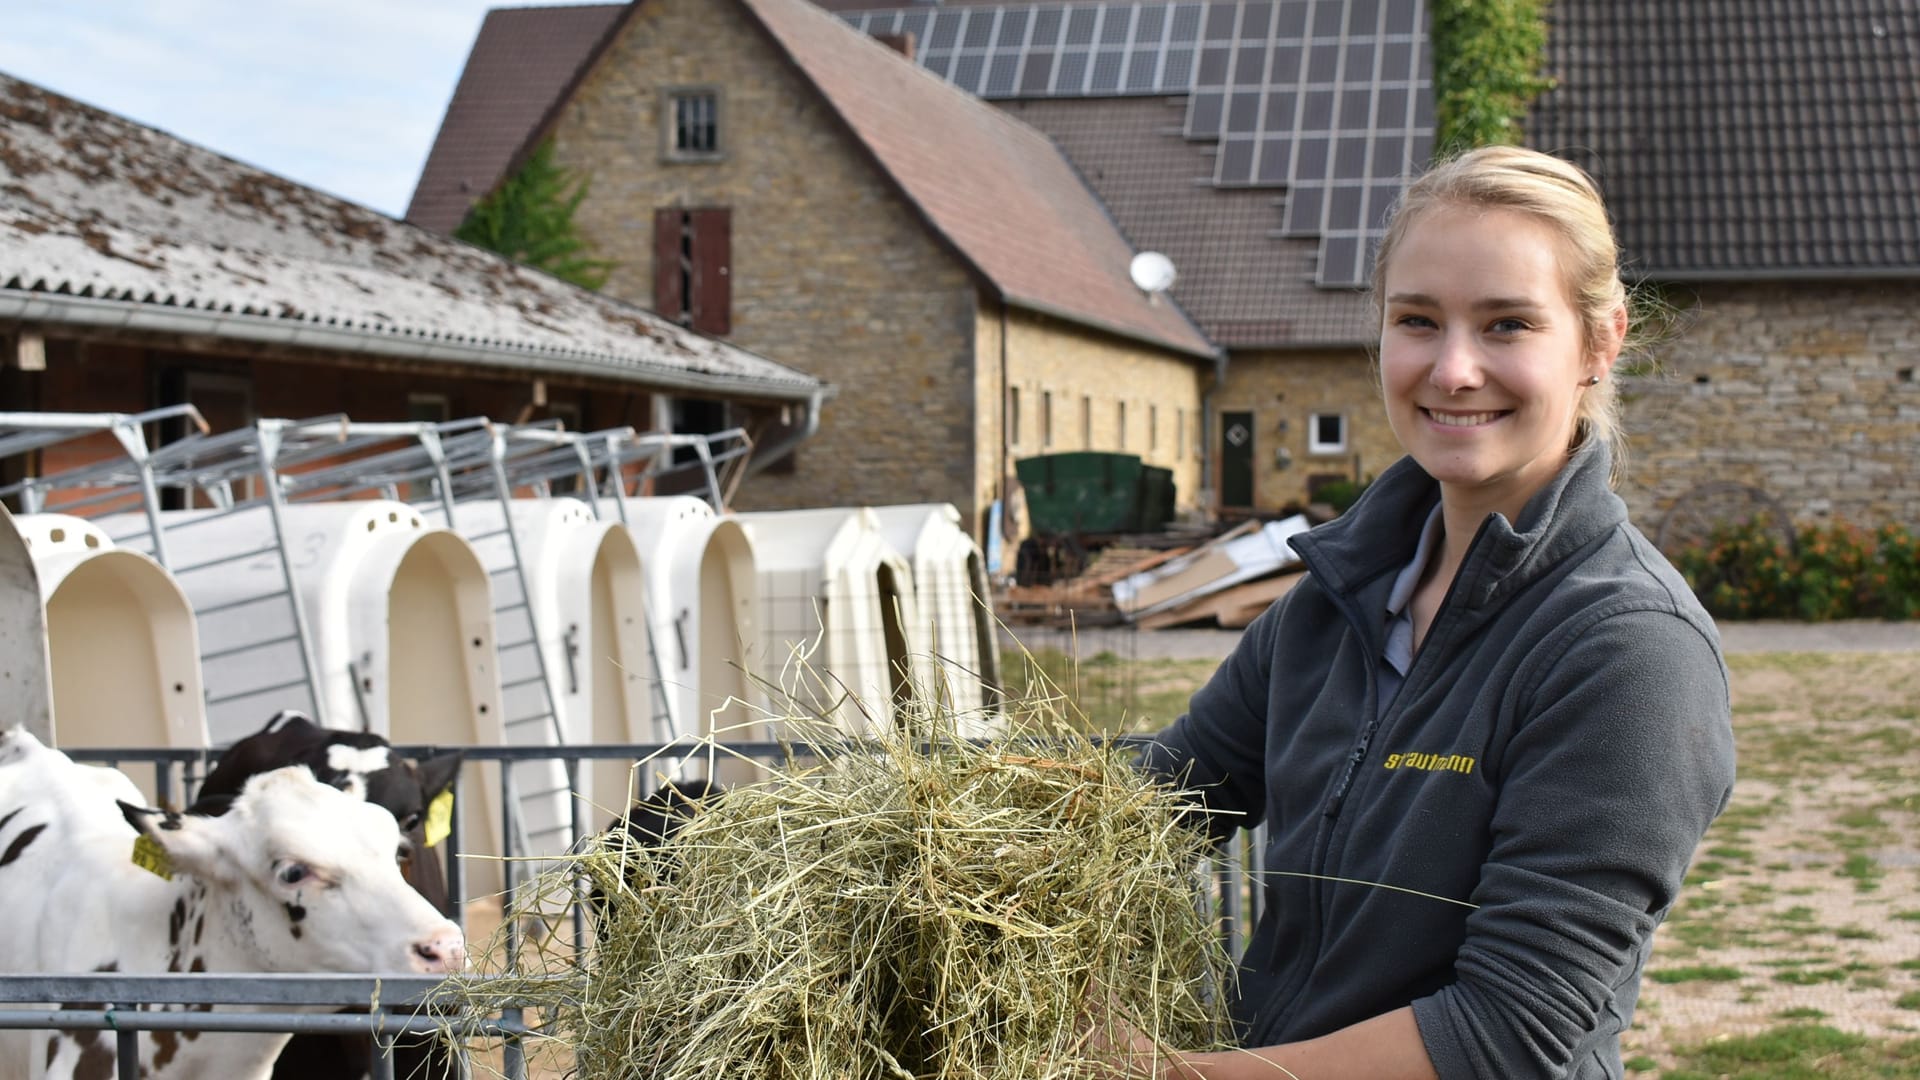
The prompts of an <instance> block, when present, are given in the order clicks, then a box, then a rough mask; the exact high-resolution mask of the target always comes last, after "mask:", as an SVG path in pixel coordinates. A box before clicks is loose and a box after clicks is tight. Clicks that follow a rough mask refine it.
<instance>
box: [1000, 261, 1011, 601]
mask: <svg viewBox="0 0 1920 1080" xmlns="http://www.w3.org/2000/svg"><path fill="white" fill-rule="evenodd" d="M1012 393H1013V390H1012V388H1011V387H1009V386H1008V385H1007V298H1006V295H1005V294H1004V293H1003V294H1002V295H1001V297H1000V572H1001V573H1002V574H1005V573H1006V572H1007V567H1009V566H1011V565H1013V563H1012V561H1011V560H1010V559H1009V558H1008V554H1009V551H1010V549H1011V547H1012V544H1013V514H1012V509H1013V506H1012V501H1013V476H1012V468H1013V460H1012V459H1013V455H1012V454H1010V453H1008V446H1007V437H1008V433H1007V420H1008V416H1007V398H1008V397H1009V396H1011V395H1012Z"/></svg>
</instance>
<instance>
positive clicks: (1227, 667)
mask: <svg viewBox="0 0 1920 1080" xmlns="http://www.w3.org/2000/svg"><path fill="white" fill-rule="evenodd" d="M1299 591H1300V590H1299V589H1297V588H1296V589H1295V590H1294V591H1293V592H1290V593H1289V594H1288V595H1287V596H1285V597H1283V598H1282V599H1281V600H1279V601H1278V602H1277V603H1275V604H1273V605H1272V606H1271V607H1269V608H1267V610H1266V611H1264V612H1262V613H1261V614H1260V616H1259V617H1258V618H1256V619H1254V621H1253V622H1252V623H1251V624H1249V625H1248V627H1247V630H1246V633H1244V634H1242V635H1241V637H1240V642H1239V644H1238V645H1236V646H1235V647H1234V650H1233V652H1232V653H1230V654H1229V655H1228V656H1227V658H1226V660H1225V661H1223V662H1222V663H1221V664H1220V667H1219V668H1218V669H1216V670H1215V671H1214V673H1213V677H1212V678H1210V679H1208V680H1207V683H1206V685H1204V686H1202V687H1201V688H1200V689H1199V690H1198V691H1196V692H1195V693H1194V695H1193V697H1192V698H1191V699H1190V700H1189V701H1188V703H1187V712H1186V715H1184V716H1182V717H1180V719H1178V720H1176V721H1174V722H1173V724H1172V725H1170V726H1168V727H1167V728H1165V729H1164V730H1162V731H1161V732H1160V733H1159V734H1158V735H1155V736H1154V738H1153V741H1152V742H1151V743H1149V744H1148V745H1147V747H1146V749H1145V750H1144V751H1142V753H1141V755H1140V760H1141V764H1142V766H1143V767H1144V768H1146V769H1147V770H1149V771H1150V772H1153V773H1155V774H1156V775H1158V776H1160V777H1162V778H1163V779H1165V780H1166V781H1167V782H1168V783H1170V784H1174V785H1176V786H1178V787H1180V788H1182V789H1184V790H1188V791H1192V792H1194V793H1195V795H1196V796H1197V797H1198V798H1199V800H1200V802H1201V804H1202V806H1203V807H1204V809H1205V811H1206V813H1207V821H1206V827H1207V831H1208V832H1209V833H1211V834H1212V835H1213V837H1214V838H1215V839H1216V840H1224V839H1225V838H1226V837H1228V836H1229V835H1231V834H1232V833H1233V831H1234V830H1235V829H1238V828H1252V827H1253V826H1254V825H1256V824H1258V823H1259V821H1260V818H1261V816H1262V814H1263V813H1264V812H1265V809H1266V782H1265V781H1266V736H1267V716H1268V697H1269V690H1270V686H1271V682H1272V678H1273V656H1274V648H1275V638H1276V637H1277V635H1278V632H1279V627H1280V625H1281V623H1282V621H1283V620H1284V619H1285V617H1286V615H1285V610H1286V607H1287V605H1288V603H1289V602H1290V601H1292V600H1293V598H1294V596H1295V595H1297V594H1298V593H1299Z"/></svg>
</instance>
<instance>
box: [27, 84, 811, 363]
mask: <svg viewBox="0 0 1920 1080" xmlns="http://www.w3.org/2000/svg"><path fill="white" fill-rule="evenodd" d="M0 318H4V319H21V320H28V321H37V322H43V323H57V322H70V323H76V324H85V325H91V326H100V327H115V328H123V329H130V330H148V331H159V332H176V333H186V334H199V335H207V336H214V337H225V338H230V339H236V340H244V341H251V342H257V343H263V344H278V345H289V346H296V347H312V348H316V349H326V350H331V351H341V352H349V353H372V354H379V355H386V356H398V357H405V358H412V359H419V360H438V361H446V362H451V363H461V364H474V365H481V366H488V367H501V368H510V369H515V370H521V371H526V370H532V371H546V372H552V373H571V374H580V375H590V376H597V377H601V378H611V379H620V380H628V381H633V382H638V383H644V384H648V385H653V386H659V387H662V388H668V389H680V390H687V391H695V392H706V393H712V394H719V395H726V396H741V397H764V398H773V399H778V400H790V401H803V400H808V399H812V398H816V397H817V396H819V395H821V394H822V393H824V392H825V390H826V388H825V385H824V384H823V383H821V382H820V381H819V380H817V379H815V378H813V377H811V376H809V375H805V374H803V373H801V372H798V371H795V370H793V369H791V368H788V367H785V366H783V365H781V364H778V363H775V362H773V361H771V360H768V359H766V358H765V357H762V356H758V355H756V354H753V353H750V352H747V351H745V350H743V349H739V348H736V347H734V346H732V345H729V344H726V343H724V342H721V341H716V340H713V339H711V338H707V337H703V336H701V335H698V334H695V333H693V332H691V331H688V330H685V329H682V328H681V327H679V326H676V325H674V324H672V323H669V322H667V321H666V320H664V319H661V318H659V317H658V316H655V315H653V314H651V313H649V312H647V311H644V310H642V309H640V308H637V307H634V306H632V305H630V304H625V303H622V302H620V301H617V300H614V299H612V298H610V297H607V296H602V295H600V294H598V293H595V292H592V291H590V290H587V289H582V288H579V287H577V286H574V285H570V284H568V283H566V282H563V281H561V280H559V279H558V278H554V277H551V276H549V275H547V274H544V273H540V272H538V271H534V270H529V269H526V268H524V267H520V266H516V265H514V264H513V263H512V262H510V261H509V260H507V259H505V258H503V257H501V256H498V255H495V254H493V253H491V252H487V251H483V250H481V249H479V248H475V247H472V246H470V245H467V244H464V243H461V242H459V241H457V240H452V239H449V238H447V237H445V236H441V235H439V234H436V233H434V232H431V231H429V230H426V229H423V228H419V227H417V226H413V225H408V224H406V223H404V222H401V221H396V220H394V219H392V218H389V217H386V216H384V215H381V214H378V213H375V212H374V211H371V210H368V209H366V208H364V207H361V206H357V205H355V204H353V203H349V202H345V201H342V200H340V199H337V198H334V197H332V196H330V195H325V194H322V193H320V192H318V191H315V190H313V189H311V188H306V187H302V186H300V185H298V184H295V183H293V182H291V181H289V180H286V179H283V178H282V177H279V176H275V175H273V174H271V173H267V172H263V171H261V170H259V169H255V168H253V167H251V166H247V165H243V164H241V163H239V162H237V161H234V160H232V159H230V158H225V157H222V156H220V155H218V154H215V153H212V152H210V151H208V150H205V149H202V148H200V147H198V146H194V145H192V144H190V143H187V142H183V141H181V140H180V139H177V138H175V137H173V136H171V135H168V134H166V133H165V132H162V131H158V130H155V129H153V128H149V127H144V126H141V125H139V124H136V123H133V122H132V121H130V120H127V119H125V118H123V117H119V116H115V115H112V114H110V113H106V112H103V111H101V110H99V109H95V108H92V107H90V106H87V105H83V104H80V103H79V102H76V101H73V100H71V99H68V98H65V97H61V96H60V95H57V94H54V93H51V92H49V91H47V90H44V89H42V88H40V87H38V86H35V85H33V84H31V83H26V82H22V81H19V80H17V79H13V78H10V77H7V76H5V75H0Z"/></svg>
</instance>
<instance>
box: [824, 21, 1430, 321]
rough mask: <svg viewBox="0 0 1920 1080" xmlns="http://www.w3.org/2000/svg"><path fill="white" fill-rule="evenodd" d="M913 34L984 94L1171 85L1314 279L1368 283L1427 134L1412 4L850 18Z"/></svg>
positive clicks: (869, 28) (1228, 171)
mask: <svg viewBox="0 0 1920 1080" xmlns="http://www.w3.org/2000/svg"><path fill="white" fill-rule="evenodd" d="M842 17H843V18H845V19H847V20H848V21H849V22H851V23H853V24H854V25H855V26H856V27H858V28H859V29H861V30H864V31H866V32H868V33H898V32H903V31H904V32H911V33H915V34H916V38H917V39H918V40H921V41H923V42H924V44H923V45H922V47H921V49H920V50H919V56H918V57H917V59H918V61H919V63H920V64H921V65H922V66H923V67H925V68H927V69H928V70H929V71H932V72H934V73H936V74H938V75H940V76H941V77H943V78H946V79H948V80H950V81H952V82H953V83H954V84H955V85H957V86H959V87H961V88H962V89H965V90H967V91H969V92H971V93H974V94H977V95H979V96H982V97H985V98H989V99H1006V98H1041V97H1084V96H1097V97H1109V96H1122V95H1145V94H1165V95H1180V96H1184V97H1185V98H1186V105H1187V107H1186V113H1185V118H1184V129H1183V130H1184V133H1185V135H1186V137H1187V138H1189V139H1192V140H1195V141H1197V142H1203V143H1204V142H1214V143H1216V145H1215V147H1214V150H1215V153H1214V163H1213V164H1214V168H1213V182H1214V183H1215V184H1216V185H1218V186H1222V187H1274V188H1283V189H1286V191H1287V198H1286V199H1285V200H1284V202H1283V204H1282V205H1283V208H1284V209H1283V213H1282V218H1283V220H1282V221H1281V223H1280V228H1279V230H1278V231H1279V232H1280V233H1281V234H1283V235H1291V236H1319V237H1321V239H1322V253H1321V254H1322V258H1321V259H1320V261H1319V266H1318V268H1317V270H1316V274H1315V280H1316V281H1318V282H1319V283H1320V284H1323V285H1343V286H1354V285H1359V284H1361V283H1362V282H1363V281H1364V275H1365V274H1366V272H1367V266H1368V265H1369V263H1370V254H1369V252H1370V250H1371V248H1370V241H1371V239H1372V238H1374V237H1376V236H1377V233H1378V231H1379V229H1380V227H1381V226H1380V222H1381V221H1382V220H1383V215H1384V214H1385V212H1386V210H1387V208H1388V207H1389V206H1390V205H1391V202H1392V199H1393V197H1394V196H1395V195H1396V194H1397V192H1398V191H1399V189H1400V185H1401V181H1402V178H1403V177H1405V176H1406V175H1408V174H1409V173H1410V172H1412V171H1415V170H1417V169H1418V168H1419V167H1420V166H1421V165H1424V163H1425V161H1426V158H1427V155H1428V153H1429V152H1430V148H1431V146H1432V141H1433V94H1432V89H1431V76H1430V75H1429V73H1428V70H1427V69H1428V61H1427V57H1426V55H1425V48H1424V45H1425V37H1424V34H1423V33H1422V31H1421V26H1422V21H1423V19H1424V17H1425V12H1424V5H1423V4H1422V3H1421V0H1210V2H1196V0H1178V2H1173V3H1167V2H1156V3H1125V2H1120V0H1090V2H1068V3H1057V2H1056V3H1024V4H1023V3H1012V4H1004V5H988V4H974V5H967V6H964V7H950V8H943V9H938V10H936V11H933V12H928V11H927V9H925V8H924V7H921V8H913V9H898V10H893V11H870V12H851V13H844V14H843V15H842Z"/></svg>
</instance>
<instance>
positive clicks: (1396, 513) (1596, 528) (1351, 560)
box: [1290, 443, 1627, 608]
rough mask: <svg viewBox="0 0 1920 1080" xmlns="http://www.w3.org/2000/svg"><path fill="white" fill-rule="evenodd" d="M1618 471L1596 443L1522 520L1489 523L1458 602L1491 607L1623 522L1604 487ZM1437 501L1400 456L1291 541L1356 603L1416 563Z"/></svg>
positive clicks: (1466, 565)
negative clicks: (1344, 507) (1363, 592)
mask: <svg viewBox="0 0 1920 1080" xmlns="http://www.w3.org/2000/svg"><path fill="white" fill-rule="evenodd" d="M1612 463H1613V456H1612V453H1611V452H1610V450H1609V449H1608V447H1607V446H1606V444H1605V443H1590V444H1588V445H1586V446H1583V447H1581V448H1580V449H1579V450H1577V451H1575V452H1574V454H1573V457H1572V458H1571V459H1569V460H1568V462H1567V464H1566V466H1565V467H1564V468H1562V469H1561V470H1560V472H1559V473H1558V474H1556V475H1555V476H1554V478H1553V479H1552V480H1551V481H1549V482H1548V483H1547V486H1546V487H1544V488H1542V489H1540V491H1538V492H1536V493H1535V494H1534V496H1533V498H1531V499H1529V500H1527V504H1526V506H1525V507H1524V508H1522V509H1521V511H1520V520H1519V521H1518V522H1511V523H1510V522H1508V521H1507V519H1506V517H1505V516H1504V515H1502V514H1489V515H1487V519H1486V521H1485V522H1484V523H1483V524H1482V526H1481V529H1480V534H1479V536H1478V538H1477V539H1476V540H1475V541H1474V544H1473V547H1472V549H1470V550H1469V551H1468V553H1467V558H1466V561H1465V562H1463V563H1462V564H1461V566H1460V576H1459V577H1458V578H1457V579H1456V581H1455V585H1454V595H1455V596H1456V597H1457V598H1458V599H1459V600H1460V602H1462V603H1464V604H1465V605H1466V606H1467V607H1469V608H1480V607H1485V606H1487V605H1489V604H1491V603H1493V602H1494V601H1495V600H1496V599H1498V598H1499V597H1501V596H1503V595H1505V594H1508V593H1510V592H1512V591H1513V590H1514V589H1517V588H1519V587H1521V586H1523V585H1525V584H1526V583H1527V582H1529V581H1532V580H1533V579H1534V578H1536V577H1538V576H1539V575H1540V574H1542V573H1545V572H1546V571H1547V570H1548V569H1549V568H1551V567H1553V566H1555V565H1556V564H1558V563H1559V562H1560V561H1562V560H1563V559H1565V558H1566V557H1567V556H1568V555H1570V554H1571V553H1573V552H1574V551H1576V550H1578V549H1580V548H1581V547H1584V546H1585V545H1587V544H1588V543H1590V542H1591V541H1593V540H1594V539H1595V538H1596V537H1598V536H1599V535H1601V534H1602V533H1604V532H1607V531H1609V530H1611V529H1613V528H1615V527H1616V526H1618V525H1619V524H1620V523H1621V522H1624V521H1625V520H1626V519H1627V507H1626V504H1625V503H1623V502H1621V501H1620V497H1619V496H1617V495H1615V494H1614V493H1613V492H1612V491H1611V490H1609V489H1608V487H1607V475H1608V473H1609V472H1610V471H1611V469H1612ZM1439 501H1440V485H1439V484H1438V483H1436V482H1435V481H1434V479H1433V477H1431V476H1429V475H1427V472H1426V470H1425V469H1422V468H1421V467H1420V466H1419V464H1417V463H1416V462H1415V461H1414V460H1413V458H1412V457H1403V458H1401V459H1400V460H1399V461H1396V462H1394V463H1393V464H1392V465H1391V466H1389V467H1388V468H1387V470H1386V471H1385V472H1383V473H1381V474H1380V478H1379V479H1377V480H1375V481H1374V482H1373V484H1372V485H1371V486H1369V487H1368V488H1367V491H1366V494H1364V495H1362V496H1361V497H1360V499H1359V501H1357V502H1355V503H1354V504H1353V506H1352V508H1351V509H1349V510H1348V511H1347V512H1346V513H1345V514H1342V515H1341V516H1340V517H1337V518H1335V519H1334V520H1332V521H1330V522H1328V523H1326V524H1325V525H1322V526H1320V527H1319V528H1316V529H1313V530H1312V531H1310V532H1307V533H1305V534H1302V535H1299V536H1295V537H1293V538H1292V540H1291V541H1290V543H1291V544H1292V545H1293V548H1294V550H1295V551H1297V552H1299V553H1300V557H1301V559H1302V560H1304V561H1305V562H1306V564H1307V569H1308V570H1309V571H1311V572H1312V573H1313V574H1314V576H1315V577H1317V578H1319V580H1320V582H1321V584H1322V587H1323V588H1325V589H1327V590H1328V591H1329V592H1333V593H1336V594H1343V595H1351V594H1353V593H1355V592H1357V591H1359V590H1360V589H1362V588H1364V587H1365V586H1367V585H1368V584H1369V583H1374V582H1379V581H1380V579H1381V578H1382V577H1383V576H1384V577H1385V578H1386V583H1385V584H1382V585H1381V587H1382V588H1383V589H1384V588H1385V587H1386V584H1390V583H1391V581H1392V575H1393V574H1394V573H1395V572H1397V571H1398V570H1399V569H1400V568H1401V567H1403V566H1405V565H1406V564H1407V561H1408V560H1409V559H1411V558H1413V553H1414V547H1415V545H1416V544H1418V543H1419V540H1420V527H1421V524H1422V523H1423V522H1425V521H1426V519H1427V514H1428V513H1429V512H1430V511H1431V510H1432V509H1433V507H1434V504H1436V503H1438V502H1439Z"/></svg>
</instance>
